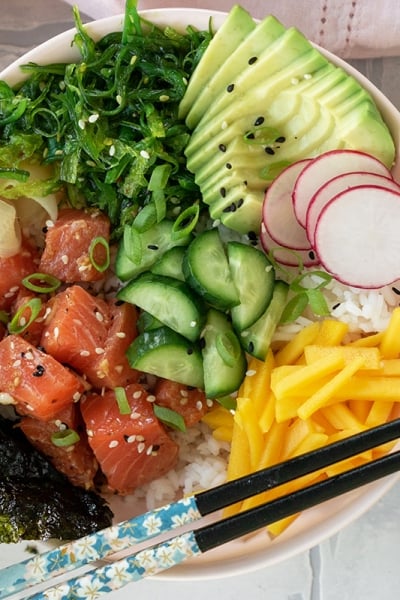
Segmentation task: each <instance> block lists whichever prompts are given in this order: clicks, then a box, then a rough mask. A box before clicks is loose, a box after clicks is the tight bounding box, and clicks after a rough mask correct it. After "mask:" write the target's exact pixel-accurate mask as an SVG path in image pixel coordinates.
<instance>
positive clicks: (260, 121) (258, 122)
mask: <svg viewBox="0 0 400 600" xmlns="http://www.w3.org/2000/svg"><path fill="white" fill-rule="evenodd" d="M263 123H264V117H257V119H256V120H255V121H254V125H255V127H258V126H259V125H262V124H263Z"/></svg>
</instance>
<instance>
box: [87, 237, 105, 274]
mask: <svg viewBox="0 0 400 600" xmlns="http://www.w3.org/2000/svg"><path fill="white" fill-rule="evenodd" d="M97 246H103V248H104V249H105V251H106V257H105V259H104V262H103V264H99V263H98V262H96V260H95V258H94V252H95V250H96V248H97ZM89 259H90V262H91V263H92V265H93V266H94V268H95V269H96V271H100V273H103V272H104V271H107V269H108V267H109V266H110V245H109V243H108V242H107V240H106V239H105V238H104V237H103V236H101V235H100V236H98V237H95V238H94V239H93V240H92V241H91V242H90V246H89Z"/></svg>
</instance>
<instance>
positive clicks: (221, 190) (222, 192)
mask: <svg viewBox="0 0 400 600" xmlns="http://www.w3.org/2000/svg"><path fill="white" fill-rule="evenodd" d="M219 193H220V194H221V196H222V197H223V198H225V196H226V188H224V187H222V188H220V189H219Z"/></svg>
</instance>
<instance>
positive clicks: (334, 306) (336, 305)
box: [332, 302, 340, 310]
mask: <svg viewBox="0 0 400 600" xmlns="http://www.w3.org/2000/svg"><path fill="white" fill-rule="evenodd" d="M339 306H340V302H338V303H337V304H334V305H333V306H332V310H335V309H336V308H339Z"/></svg>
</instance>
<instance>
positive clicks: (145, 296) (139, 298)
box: [117, 273, 204, 341]
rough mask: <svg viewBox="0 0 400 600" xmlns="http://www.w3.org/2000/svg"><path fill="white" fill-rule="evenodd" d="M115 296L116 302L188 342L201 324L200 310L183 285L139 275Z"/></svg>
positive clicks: (193, 297)
mask: <svg viewBox="0 0 400 600" xmlns="http://www.w3.org/2000/svg"><path fill="white" fill-rule="evenodd" d="M117 295H118V298H119V299H120V300H124V301H125V302H130V303H131V304H134V305H135V306H138V307H139V308H142V309H143V310H145V311H146V312H148V313H150V314H151V315H153V317H155V318H156V319H158V320H159V321H161V322H162V323H164V325H166V326H167V327H169V328H170V329H173V330H174V331H176V332H177V333H180V334H181V335H183V336H184V337H186V338H187V339H188V340H191V341H195V340H196V339H198V338H199V336H200V332H201V329H202V327H203V323H204V306H203V303H202V302H201V300H200V299H199V298H198V297H197V296H196V294H194V293H193V292H192V290H191V289H190V288H189V286H188V285H187V284H186V283H184V282H183V281H179V279H174V278H173V277H166V276H163V275H154V274H153V273H143V274H142V275H140V276H139V277H137V278H136V279H133V280H132V281H131V282H129V283H128V285H126V286H125V287H124V288H122V289H121V290H120V291H119V292H118V294H117Z"/></svg>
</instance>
